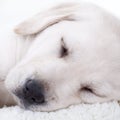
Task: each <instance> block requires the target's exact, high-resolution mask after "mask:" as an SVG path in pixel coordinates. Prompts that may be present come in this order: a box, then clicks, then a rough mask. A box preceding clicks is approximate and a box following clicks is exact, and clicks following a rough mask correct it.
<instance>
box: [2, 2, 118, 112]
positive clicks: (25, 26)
mask: <svg viewBox="0 0 120 120" xmlns="http://www.w3.org/2000/svg"><path fill="white" fill-rule="evenodd" d="M0 36H2V37H1V38H0V43H1V44H0V66H1V67H0V80H1V82H0V103H1V106H2V105H4V104H6V105H11V104H16V103H17V104H19V105H20V106H22V107H24V108H27V109H30V110H33V111H52V110H57V109H60V108H65V107H68V106H69V105H72V104H79V103H95V102H104V101H109V100H120V21H119V20H118V19H117V18H115V17H114V16H112V15H111V14H109V13H107V12H106V11H104V10H102V9H101V8H99V7H97V6H95V5H93V4H89V3H80V4H78V3H71V4H70V3H67V4H61V5H59V6H56V7H54V8H52V9H49V10H47V11H45V12H42V13H39V14H37V15H36V16H33V17H32V18H30V19H28V20H26V21H25V22H23V23H21V24H19V25H18V26H17V27H16V28H15V33H14V32H12V30H8V32H7V30H5V31H3V33H2V34H1V35H0Z"/></svg>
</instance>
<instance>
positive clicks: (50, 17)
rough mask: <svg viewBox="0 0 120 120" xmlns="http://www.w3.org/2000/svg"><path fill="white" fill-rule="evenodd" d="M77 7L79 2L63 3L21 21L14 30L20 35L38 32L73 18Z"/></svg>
mask: <svg viewBox="0 0 120 120" xmlns="http://www.w3.org/2000/svg"><path fill="white" fill-rule="evenodd" d="M76 9H78V4H75V3H74V4H72V3H67V4H61V5H59V6H56V7H54V8H52V9H49V10H47V11H44V12H41V13H39V14H37V15H36V16H33V17H32V18H30V19H28V20H26V21H24V22H23V23H20V24H19V25H17V26H16V28H15V30H14V31H15V33H17V34H20V35H31V34H36V33H38V32H41V31H43V30H44V29H46V28H47V27H49V26H51V25H53V24H55V23H58V22H60V21H62V20H73V18H74V17H73V15H74V12H75V11H76Z"/></svg>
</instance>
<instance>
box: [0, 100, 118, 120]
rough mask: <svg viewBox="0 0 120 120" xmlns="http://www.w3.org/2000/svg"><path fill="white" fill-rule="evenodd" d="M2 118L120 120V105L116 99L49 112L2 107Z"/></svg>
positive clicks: (24, 119) (20, 119)
mask: <svg viewBox="0 0 120 120" xmlns="http://www.w3.org/2000/svg"><path fill="white" fill-rule="evenodd" d="M0 120H120V106H119V104H118V103H117V102H115V101H114V102H108V103H102V104H99V103H98V104H92V105H89V104H81V105H76V106H71V107H69V108H67V109H62V110H58V111H55V112H49V113H48V112H32V111H29V110H23V109H21V108H20V107H19V106H15V107H4V108H1V109H0Z"/></svg>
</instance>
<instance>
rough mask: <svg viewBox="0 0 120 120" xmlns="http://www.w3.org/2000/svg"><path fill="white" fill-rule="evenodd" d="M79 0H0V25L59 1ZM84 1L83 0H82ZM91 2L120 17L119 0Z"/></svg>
mask: <svg viewBox="0 0 120 120" xmlns="http://www.w3.org/2000/svg"><path fill="white" fill-rule="evenodd" d="M71 1H73V2H75V1H77V2H79V1H80V0H0V26H1V27H2V26H3V27H4V25H9V24H10V25H12V24H13V25H14V24H17V23H19V22H20V21H22V20H24V19H26V18H28V17H30V16H32V15H34V14H36V13H38V12H39V11H41V10H43V9H47V8H48V7H51V6H52V5H54V4H56V3H59V2H71ZM83 1H85V0H83ZM87 1H89V2H93V3H95V4H97V5H99V6H102V7H103V8H105V9H107V10H108V11H110V12H112V13H113V14H114V15H116V16H117V17H119V18H120V0H87Z"/></svg>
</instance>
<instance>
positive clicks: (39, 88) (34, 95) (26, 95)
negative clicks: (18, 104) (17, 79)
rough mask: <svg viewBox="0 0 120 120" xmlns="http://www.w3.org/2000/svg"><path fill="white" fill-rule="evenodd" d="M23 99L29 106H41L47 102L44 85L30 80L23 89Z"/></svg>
mask: <svg viewBox="0 0 120 120" xmlns="http://www.w3.org/2000/svg"><path fill="white" fill-rule="evenodd" d="M22 94H23V99H24V101H25V102H27V103H29V104H41V103H44V102H45V99H44V88H43V85H41V84H40V83H38V82H36V81H35V80H28V81H27V82H26V83H25V85H24V87H23V92H22Z"/></svg>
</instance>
